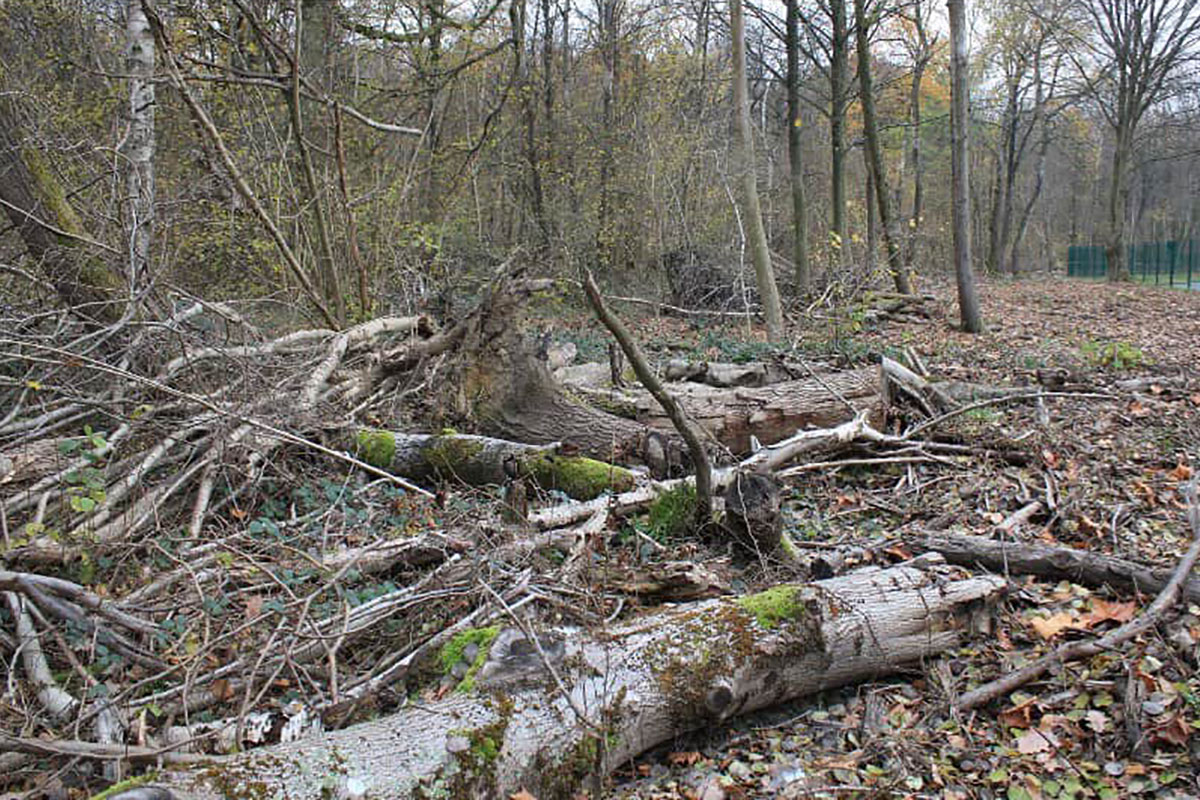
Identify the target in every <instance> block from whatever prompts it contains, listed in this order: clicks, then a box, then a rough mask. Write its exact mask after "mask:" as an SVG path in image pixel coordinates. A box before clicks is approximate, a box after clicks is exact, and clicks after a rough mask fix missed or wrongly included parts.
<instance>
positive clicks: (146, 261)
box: [123, 0, 155, 291]
mask: <svg viewBox="0 0 1200 800" xmlns="http://www.w3.org/2000/svg"><path fill="white" fill-rule="evenodd" d="M125 41H126V47H127V50H126V54H125V68H126V71H127V72H128V73H129V75H130V78H129V134H128V136H126V137H125V146H124V148H123V152H124V154H125V162H124V163H125V187H126V188H125V191H126V192H127V195H128V201H129V218H128V221H127V225H128V231H129V283H130V286H132V287H134V290H135V291H139V290H140V289H141V288H143V287H144V286H146V285H148V283H149V282H150V245H151V243H152V242H153V235H154V108H155V106H154V102H155V98H154V80H153V79H154V31H153V30H152V29H151V28H150V22H149V20H147V19H146V13H145V11H143V10H142V3H141V0H128V4H127V6H126V16H125Z"/></svg>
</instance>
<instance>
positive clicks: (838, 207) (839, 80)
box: [829, 0, 850, 266]
mask: <svg viewBox="0 0 1200 800" xmlns="http://www.w3.org/2000/svg"><path fill="white" fill-rule="evenodd" d="M829 14H830V18H831V19H830V24H831V26H832V30H833V33H832V39H831V41H830V58H829V95H830V108H829V139H830V149H831V156H832V164H831V171H830V197H831V199H830V202H831V203H832V204H833V214H832V218H833V234H834V236H835V237H836V240H837V246H838V248H839V249H838V258H839V261H840V263H841V264H842V265H843V266H845V265H846V264H848V263H849V255H850V240H849V238H848V235H849V231H848V229H847V225H846V104H847V102H846V95H847V94H848V93H849V90H850V64H849V60H850V59H849V54H848V53H847V50H848V49H849V46H850V45H849V40H850V36H849V26H848V24H847V21H846V0H830V3H829Z"/></svg>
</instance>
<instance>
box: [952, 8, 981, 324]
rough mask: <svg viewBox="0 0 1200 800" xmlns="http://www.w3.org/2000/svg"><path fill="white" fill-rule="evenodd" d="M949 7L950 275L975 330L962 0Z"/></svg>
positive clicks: (977, 317)
mask: <svg viewBox="0 0 1200 800" xmlns="http://www.w3.org/2000/svg"><path fill="white" fill-rule="evenodd" d="M946 5H947V7H948V8H949V11H950V69H951V76H950V130H951V142H950V167H951V182H952V184H953V185H952V195H953V199H952V203H951V205H952V211H953V214H952V224H953V227H954V275H955V277H956V278H957V280H958V307H959V312H960V314H961V317H962V327H963V330H965V331H969V332H971V333H979V332H980V331H982V330H983V316H982V314H981V313H980V310H979V295H978V293H977V292H976V290H975V274H974V272H973V271H972V269H971V211H970V202H971V200H970V198H971V177H970V172H969V165H970V161H969V159H970V150H969V147H968V144H969V141H968V133H969V131H970V117H969V114H970V111H969V109H970V97H969V85H968V83H967V31H966V27H967V25H966V17H967V10H966V2H965V0H949V1H948V2H947V4H946Z"/></svg>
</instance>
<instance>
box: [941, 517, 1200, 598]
mask: <svg viewBox="0 0 1200 800" xmlns="http://www.w3.org/2000/svg"><path fill="white" fill-rule="evenodd" d="M917 549H918V550H920V551H921V552H933V553H938V554H940V555H942V556H943V557H944V558H945V559H946V560H947V561H949V562H950V563H951V564H959V565H961V566H964V567H969V568H979V567H982V568H984V569H988V570H992V571H993V572H997V573H1000V574H1012V575H1037V576H1039V577H1042V578H1050V579H1052V580H1069V581H1074V582H1076V583H1081V584H1083V585H1084V586H1090V587H1095V588H1100V587H1103V586H1112V587H1114V588H1117V589H1122V590H1124V591H1131V592H1141V593H1143V594H1150V593H1156V592H1160V591H1162V589H1163V587H1164V586H1166V585H1167V581H1169V580H1170V579H1171V570H1170V569H1159V568H1155V567H1147V566H1145V565H1144V564H1138V563H1136V562H1133V561H1127V560H1125V559H1123V558H1117V557H1116V556H1109V555H1105V554H1103V553H1094V552H1090V551H1088V550H1075V549H1073V548H1070V547H1049V546H1047V545H1043V544H1038V543H1036V542H1001V541H997V540H995V539H987V538H985V537H982V536H967V535H949V534H932V535H930V536H928V537H927V538H926V539H925V541H924V542H921V543H919V544H918V545H917ZM1183 598H1184V599H1185V600H1187V601H1188V602H1189V603H1200V577H1191V578H1188V580H1187V581H1186V582H1185V583H1184V584H1183Z"/></svg>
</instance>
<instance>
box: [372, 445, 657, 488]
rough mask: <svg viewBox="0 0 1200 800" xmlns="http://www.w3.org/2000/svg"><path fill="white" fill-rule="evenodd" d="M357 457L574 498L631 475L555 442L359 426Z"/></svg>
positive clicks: (430, 474)
mask: <svg viewBox="0 0 1200 800" xmlns="http://www.w3.org/2000/svg"><path fill="white" fill-rule="evenodd" d="M354 447H355V450H356V451H357V453H358V454H359V457H360V458H362V459H363V460H364V461H366V462H367V463H368V464H370V465H371V466H373V467H379V468H380V469H383V470H387V471H388V472H391V473H393V474H396V475H400V476H403V477H405V478H409V479H410V480H414V481H417V482H419V483H426V484H428V483H430V482H436V481H440V480H458V481H462V482H463V483H467V484H470V485H473V486H482V485H485V484H504V483H507V482H508V481H509V480H511V479H513V478H518V477H521V478H529V479H531V480H533V481H534V482H536V483H537V484H538V485H539V486H541V487H542V488H543V489H557V490H559V491H561V492H563V493H565V494H567V495H569V496H570V497H574V498H576V499H577V500H591V499H592V498H594V497H598V496H600V495H601V494H603V493H604V492H608V491H613V492H625V491H629V490H630V489H632V488H633V485H634V477H633V473H632V472H630V471H629V470H627V469H624V468H622V467H617V466H613V465H612V464H606V463H604V462H603V461H596V460H595V459H591V458H587V457H584V456H567V455H562V454H560V453H559V452H558V450H559V446H558V444H557V443H553V444H549V445H531V444H522V443H520V442H510V441H508V440H506V439H493V438H491V437H488V436H471V435H467V434H459V433H441V434H414V433H399V432H396V431H383V430H371V429H366V428H364V429H362V430H359V431H358V432H357V433H356V434H355V437H354Z"/></svg>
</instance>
